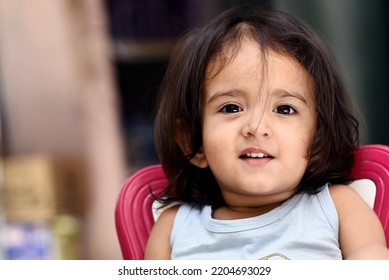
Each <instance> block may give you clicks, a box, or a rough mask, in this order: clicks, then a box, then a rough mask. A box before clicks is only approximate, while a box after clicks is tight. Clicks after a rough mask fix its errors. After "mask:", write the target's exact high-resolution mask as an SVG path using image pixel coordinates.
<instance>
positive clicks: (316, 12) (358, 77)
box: [273, 0, 389, 145]
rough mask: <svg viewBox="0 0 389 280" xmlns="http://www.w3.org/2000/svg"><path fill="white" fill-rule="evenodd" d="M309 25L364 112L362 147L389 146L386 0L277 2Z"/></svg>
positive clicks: (280, 0)
mask: <svg viewBox="0 0 389 280" xmlns="http://www.w3.org/2000/svg"><path fill="white" fill-rule="evenodd" d="M273 5H274V8H276V9H279V10H283V11H286V12H289V13H291V14H294V15H296V16H298V17H299V18H301V19H303V20H304V21H306V22H307V23H309V24H310V25H311V26H312V27H313V28H314V29H315V30H316V31H317V32H318V33H319V35H321V36H322V38H323V39H324V41H325V42H326V43H327V44H328V46H329V47H330V49H331V50H332V52H333V53H334V55H335V58H336V60H337V62H338V64H339V67H340V70H341V72H342V74H343V77H344V79H345V82H346V86H347V88H348V89H349V91H350V94H351V96H352V99H353V100H354V101H355V103H356V105H357V106H358V108H359V110H360V112H361V117H360V120H361V122H362V123H361V132H362V135H361V141H362V143H379V144H386V145H389V124H388V123H389V110H388V109H387V108H388V106H389V87H388V71H389V69H388V66H389V59H388V38H389V32H388V16H387V11H388V8H389V4H388V2H387V1H385V0H370V1H364V0H340V1H339V0H294V1H288V0H274V1H273Z"/></svg>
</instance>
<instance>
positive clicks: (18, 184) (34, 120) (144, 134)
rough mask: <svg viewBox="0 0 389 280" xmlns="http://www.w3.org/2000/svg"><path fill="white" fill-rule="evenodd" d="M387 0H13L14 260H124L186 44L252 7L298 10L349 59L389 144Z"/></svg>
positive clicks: (4, 163) (3, 233)
mask: <svg viewBox="0 0 389 280" xmlns="http://www.w3.org/2000/svg"><path fill="white" fill-rule="evenodd" d="M387 3H388V2H387V1H384V0H370V1H364V0H293V1H291V0H262V1H261V0H257V1H254V0H253V1H243V0H241V1H238V0H105V1H104V0H100V1H99V0H56V1H52V0H33V1H32V0H18V1H15V0H0V194H1V200H0V259H120V258H121V253H120V249H119V245H118V242H117V238H116V232H115V226H114V208H115V203H116V199H117V196H118V193H119V191H120V187H121V184H122V183H123V182H124V180H125V178H126V177H127V176H128V175H130V174H131V173H133V172H134V170H136V169H138V168H140V167H142V166H145V165H148V164H152V163H157V162H158V159H157V157H156V155H155V151H154V144H153V135H152V128H153V107H154V103H155V96H156V94H157V91H158V87H159V84H160V81H161V79H162V77H163V74H164V71H165V69H166V66H167V62H168V59H169V56H170V54H171V51H172V47H173V46H174V43H175V41H176V39H177V38H178V37H179V36H180V35H181V34H182V33H183V32H185V31H186V30H187V29H188V28H191V27H193V26H199V25H202V24H204V23H206V22H208V21H209V20H210V19H212V18H213V17H215V16H216V15H217V14H219V13H220V12H222V11H223V10H225V9H227V8H230V7H232V6H236V5H241V4H255V5H258V6H261V7H263V8H265V9H278V10H283V11H286V12H289V13H291V14H293V15H295V16H297V17H299V18H300V19H302V20H304V21H306V22H307V23H309V24H310V25H311V26H312V27H313V28H314V29H315V30H316V31H317V32H318V33H319V34H320V35H321V36H322V38H323V39H324V41H325V42H326V43H327V44H328V45H329V47H330V48H331V50H332V52H333V54H334V55H335V57H336V59H337V61H338V64H339V67H340V70H341V73H342V75H343V77H344V79H345V81H346V85H347V87H348V89H349V91H350V93H351V96H352V99H353V101H354V103H355V104H356V106H357V107H358V108H359V118H360V121H361V122H362V133H361V142H362V143H363V144H367V143H379V144H386V145H389V125H388V122H389V92H388V88H389V87H388V62H389V60H388V17H387V12H388V4H387Z"/></svg>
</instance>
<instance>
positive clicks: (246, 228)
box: [171, 185, 342, 260]
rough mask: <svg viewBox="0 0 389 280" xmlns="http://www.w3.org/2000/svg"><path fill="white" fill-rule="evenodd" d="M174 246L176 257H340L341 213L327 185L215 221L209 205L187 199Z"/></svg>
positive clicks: (179, 214)
mask: <svg viewBox="0 0 389 280" xmlns="http://www.w3.org/2000/svg"><path fill="white" fill-rule="evenodd" d="M171 247H172V252H171V258H172V259H192V260H193V259H200V260H201V259H239V260H241V259H252V260H258V259H270V260H273V259H295V260H298V259H299V260H310V259H320V260H325V259H342V253H341V250H340V249H339V242H338V214H337V212H336V209H335V205H334V203H333V201H332V199H331V196H330V193H329V189H328V185H326V186H325V187H324V188H323V190H322V191H321V192H319V193H317V194H306V193H298V194H296V195H294V196H293V197H291V198H290V199H289V200H287V201H286V202H284V203H283V204H282V205H281V206H279V207H277V208H275V209H273V210H271V211H270V212H268V213H266V214H263V215H260V216H257V217H253V218H247V219H239V220H216V219H213V218H212V209H211V207H210V206H202V207H199V206H193V205H189V204H183V205H181V206H180V208H179V210H178V212H177V215H176V218H175V221H174V225H173V230H172V234H171Z"/></svg>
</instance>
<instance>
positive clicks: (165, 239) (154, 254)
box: [145, 206, 178, 260]
mask: <svg viewBox="0 0 389 280" xmlns="http://www.w3.org/2000/svg"><path fill="white" fill-rule="evenodd" d="M177 210H178V206H173V207H170V208H168V209H166V210H165V211H163V212H162V214H161V216H160V217H159V218H158V220H157V221H156V222H155V224H154V227H153V229H152V230H151V233H150V237H149V240H148V242H147V246H146V251H145V260H169V259H170V252H171V248H170V234H171V232H172V228H173V223H174V218H175V217H176V214H177Z"/></svg>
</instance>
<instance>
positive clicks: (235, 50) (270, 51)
mask: <svg viewBox="0 0 389 280" xmlns="http://www.w3.org/2000/svg"><path fill="white" fill-rule="evenodd" d="M247 51H248V52H250V55H251V57H252V58H253V60H255V62H256V63H257V66H258V67H259V68H260V69H266V68H267V66H268V60H269V58H271V57H283V58H286V60H290V61H291V62H292V61H293V63H295V64H297V65H298V66H299V67H301V68H302V69H304V67H303V66H302V65H301V63H300V62H299V61H298V60H297V59H296V58H295V57H292V56H291V55H290V54H288V53H286V52H284V51H281V48H277V49H275V48H271V47H270V46H260V44H259V43H258V42H256V41H255V40H253V39H251V38H248V37H245V38H244V39H243V40H239V41H234V42H232V43H231V44H226V45H224V46H223V47H222V48H221V49H220V50H218V51H217V52H216V53H215V54H214V55H213V56H212V57H211V59H210V60H209V61H208V64H207V67H206V73H205V79H206V80H208V81H209V80H210V79H212V78H214V77H215V76H217V75H218V74H219V73H220V72H221V71H222V70H223V69H224V68H225V67H226V66H228V65H229V64H230V63H233V62H234V61H235V59H236V58H237V57H238V56H239V55H240V54H242V53H243V52H246V54H247ZM304 70H305V69H304Z"/></svg>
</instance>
